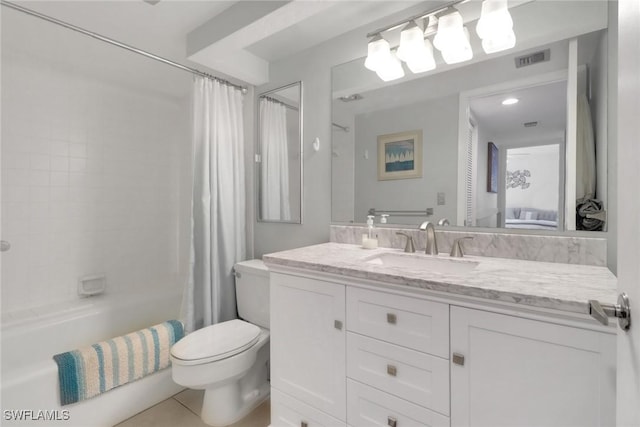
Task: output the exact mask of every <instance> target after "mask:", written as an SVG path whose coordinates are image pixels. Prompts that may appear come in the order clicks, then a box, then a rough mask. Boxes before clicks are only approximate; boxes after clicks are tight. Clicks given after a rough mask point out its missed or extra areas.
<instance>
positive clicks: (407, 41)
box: [364, 0, 516, 81]
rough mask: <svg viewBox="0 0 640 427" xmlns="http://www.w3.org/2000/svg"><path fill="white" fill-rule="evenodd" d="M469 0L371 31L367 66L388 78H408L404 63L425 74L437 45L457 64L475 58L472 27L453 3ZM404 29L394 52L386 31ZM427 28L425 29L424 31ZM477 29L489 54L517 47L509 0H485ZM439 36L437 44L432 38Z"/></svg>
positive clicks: (447, 58)
mask: <svg viewBox="0 0 640 427" xmlns="http://www.w3.org/2000/svg"><path fill="white" fill-rule="evenodd" d="M466 1H468V0H452V1H450V2H448V3H446V4H444V5H442V6H438V7H436V8H433V9H431V10H428V11H426V12H424V13H421V14H419V15H414V16H412V17H410V18H408V19H405V20H403V21H400V22H395V23H394V24H392V25H388V26H386V27H383V28H380V29H378V30H376V31H374V32H371V33H369V34H367V38H370V41H369V45H368V46H367V59H366V60H365V64H364V65H365V67H367V68H368V69H369V70H371V71H374V72H376V74H378V76H379V77H380V78H381V79H383V80H385V81H389V80H395V79H398V78H401V77H404V68H403V66H402V62H401V61H404V62H405V63H406V64H407V67H408V68H409V70H411V72H412V73H414V74H417V73H424V72H426V71H430V70H433V69H435V68H436V61H435V57H434V55H433V47H434V46H435V47H436V49H438V50H439V51H440V53H441V55H442V58H443V59H444V61H445V62H446V63H447V64H457V63H460V62H464V61H468V60H470V59H471V58H473V49H472V48H471V42H470V34H469V30H468V29H467V28H466V27H465V26H464V20H463V18H462V15H461V14H460V12H459V11H458V10H456V9H454V8H453V6H455V5H457V4H459V3H463V2H466ZM397 28H402V30H401V32H400V45H399V46H398V49H397V52H396V53H393V52H392V50H391V46H390V45H389V42H388V41H386V40H385V39H384V38H383V37H382V33H384V32H386V31H392V30H395V29H397ZM423 29H424V30H423ZM476 32H477V34H478V36H479V37H480V38H481V39H482V47H483V49H484V51H485V52H486V53H493V52H499V51H501V50H505V49H510V48H512V47H513V46H515V43H516V36H515V33H514V31H513V20H512V18H511V15H510V14H509V9H508V6H507V0H484V1H483V3H482V12H481V17H480V19H479V20H478V24H477V25H476ZM433 35H435V37H434V38H433V44H432V42H431V41H430V40H429V37H431V36H433Z"/></svg>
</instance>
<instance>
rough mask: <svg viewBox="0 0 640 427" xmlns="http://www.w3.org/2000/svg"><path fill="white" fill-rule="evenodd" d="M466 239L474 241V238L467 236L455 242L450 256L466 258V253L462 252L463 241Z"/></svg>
mask: <svg viewBox="0 0 640 427" xmlns="http://www.w3.org/2000/svg"><path fill="white" fill-rule="evenodd" d="M466 239H473V237H472V236H465V237H460V238H459V239H456V240H454V241H453V246H452V247H451V252H450V253H449V256H452V257H455V258H462V257H463V256H464V253H463V252H462V241H463V240H466Z"/></svg>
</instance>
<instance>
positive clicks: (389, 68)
mask: <svg viewBox="0 0 640 427" xmlns="http://www.w3.org/2000/svg"><path fill="white" fill-rule="evenodd" d="M376 74H377V75H378V77H380V78H381V79H382V80H383V81H385V82H390V81H391V80H396V79H400V78H402V77H404V69H403V68H402V63H401V62H400V60H399V59H398V58H397V57H396V55H395V54H394V53H391V54H390V55H389V56H388V57H387V59H386V60H385V61H384V62H381V63H380V64H379V66H378V69H377V70H376Z"/></svg>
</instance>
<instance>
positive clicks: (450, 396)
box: [271, 271, 616, 427]
mask: <svg viewBox="0 0 640 427" xmlns="http://www.w3.org/2000/svg"><path fill="white" fill-rule="evenodd" d="M314 274H317V277H318V278H317V279H315V278H312V277H313V274H311V273H309V274H302V273H301V275H298V273H295V272H292V273H291V274H282V273H279V272H273V271H272V273H271V343H272V346H271V384H272V397H271V405H272V418H271V425H272V426H273V427H279V426H301V427H314V426H347V425H348V426H349V427H369V426H387V427H414V426H416V427H417V426H545V427H549V426H563V427H564V426H581V427H583V426H611V425H615V345H616V339H615V332H614V331H613V330H612V331H607V330H603V329H602V328H598V327H595V328H594V327H591V324H590V323H588V322H587V321H584V319H582V320H581V318H580V317H578V318H576V317H573V318H570V317H567V316H562V315H561V314H554V313H550V312H544V311H538V312H535V311H531V310H529V311H525V310H519V308H518V307H516V306H513V305H512V306H509V307H502V306H500V305H496V304H493V305H491V306H489V305H486V310H485V305H484V304H483V303H482V301H479V300H473V301H468V302H466V301H461V300H460V299H459V298H458V299H453V298H451V299H449V298H448V297H447V295H444V294H443V295H438V296H432V295H426V294H425V293H422V292H420V291H418V292H411V291H405V290H401V289H398V287H396V288H394V289H392V288H390V287H389V288H386V287H385V285H384V284H382V283H381V284H378V285H375V286H374V285H370V284H357V283H352V281H350V280H349V279H348V278H344V282H343V283H339V282H341V281H342V280H343V279H341V278H337V277H336V276H331V277H327V278H326V279H325V276H324V275H323V274H321V273H314ZM576 319H578V320H576Z"/></svg>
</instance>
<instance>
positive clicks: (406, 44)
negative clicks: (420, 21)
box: [397, 21, 424, 62]
mask: <svg viewBox="0 0 640 427" xmlns="http://www.w3.org/2000/svg"><path fill="white" fill-rule="evenodd" d="M423 52H424V33H423V32H422V30H421V29H420V27H418V25H417V24H416V22H415V21H411V22H409V23H408V24H407V26H406V27H404V29H403V30H402V32H401V33H400V47H398V52H397V55H398V58H399V59H401V60H403V61H405V62H408V61H410V60H411V59H412V58H413V57H416V56H418V55H421V54H422V53H423Z"/></svg>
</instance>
